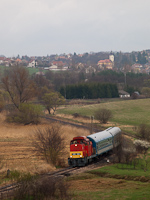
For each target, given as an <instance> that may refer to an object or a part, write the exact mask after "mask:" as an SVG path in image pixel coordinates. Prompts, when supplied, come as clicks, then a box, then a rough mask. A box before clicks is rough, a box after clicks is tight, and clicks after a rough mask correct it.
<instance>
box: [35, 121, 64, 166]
mask: <svg viewBox="0 0 150 200" xmlns="http://www.w3.org/2000/svg"><path fill="white" fill-rule="evenodd" d="M32 143H33V146H34V147H35V150H36V151H37V154H38V155H41V156H43V157H44V158H45V159H46V161H47V163H52V164H54V165H56V164H57V162H58V161H59V159H60V155H61V154H62V153H63V150H64V148H65V146H64V138H63V137H62V136H61V126H60V125H58V124H52V125H51V126H50V127H47V128H45V129H37V130H36V132H35V134H34V138H33V140H32Z"/></svg>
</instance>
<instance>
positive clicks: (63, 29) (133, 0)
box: [0, 0, 150, 56]
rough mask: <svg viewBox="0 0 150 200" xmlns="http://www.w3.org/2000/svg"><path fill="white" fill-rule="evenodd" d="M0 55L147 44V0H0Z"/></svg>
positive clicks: (130, 48) (129, 48) (149, 6)
mask: <svg viewBox="0 0 150 200" xmlns="http://www.w3.org/2000/svg"><path fill="white" fill-rule="evenodd" d="M0 8H1V9H0V10H1V11H0V54H4V55H6V56H16V55H18V54H20V55H28V56H34V55H36V56H42V55H43V56H46V55H47V54H48V55H50V54H55V53H57V54H60V53H74V52H76V53H84V52H90V51H94V52H99V51H111V50H112V51H120V50H121V51H129V52H130V51H134V50H137V51H138V50H143V49H149V48H150V45H149V43H150V23H149V20H150V1H149V0H0Z"/></svg>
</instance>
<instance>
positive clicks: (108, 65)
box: [97, 59, 113, 69]
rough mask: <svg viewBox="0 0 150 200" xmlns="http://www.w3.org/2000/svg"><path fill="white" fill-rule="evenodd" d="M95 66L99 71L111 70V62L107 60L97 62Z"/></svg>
mask: <svg viewBox="0 0 150 200" xmlns="http://www.w3.org/2000/svg"><path fill="white" fill-rule="evenodd" d="M97 65H98V68H100V69H113V62H112V61H111V60H109V59H105V60H99V61H98V63H97Z"/></svg>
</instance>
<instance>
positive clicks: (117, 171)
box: [89, 163, 150, 179]
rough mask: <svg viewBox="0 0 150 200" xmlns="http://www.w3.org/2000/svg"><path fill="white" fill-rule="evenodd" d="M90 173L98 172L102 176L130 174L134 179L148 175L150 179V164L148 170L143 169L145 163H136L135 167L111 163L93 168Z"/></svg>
mask: <svg viewBox="0 0 150 200" xmlns="http://www.w3.org/2000/svg"><path fill="white" fill-rule="evenodd" d="M89 173H92V174H97V175H100V176H103V175H108V174H109V175H120V176H122V177H125V176H129V177H132V178H133V179H134V177H147V178H148V179H150V165H148V167H147V170H144V169H143V165H141V164H139V165H138V166H137V165H136V166H135V168H134V166H133V165H127V164H121V163H118V164H114V165H109V166H106V167H103V168H100V169H97V170H92V171H90V172H89Z"/></svg>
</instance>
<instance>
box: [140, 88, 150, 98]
mask: <svg viewBox="0 0 150 200" xmlns="http://www.w3.org/2000/svg"><path fill="white" fill-rule="evenodd" d="M141 93H142V94H143V95H145V97H150V88H149V87H143V88H142V90H141Z"/></svg>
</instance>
